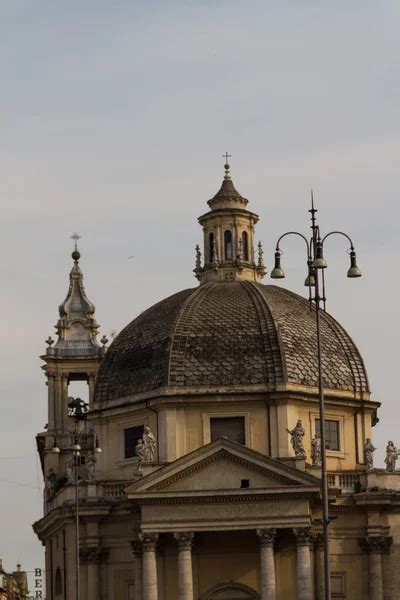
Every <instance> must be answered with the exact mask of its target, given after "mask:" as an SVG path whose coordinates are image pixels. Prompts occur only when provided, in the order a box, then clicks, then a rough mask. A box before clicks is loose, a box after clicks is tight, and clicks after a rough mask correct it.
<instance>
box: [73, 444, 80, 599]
mask: <svg viewBox="0 0 400 600" xmlns="http://www.w3.org/2000/svg"><path fill="white" fill-rule="evenodd" d="M74 462H75V537H76V540H75V541H76V544H75V577H76V600H80V595H81V592H80V579H79V577H80V573H79V566H80V565H79V493H78V491H79V490H78V454H77V453H76V452H74Z"/></svg>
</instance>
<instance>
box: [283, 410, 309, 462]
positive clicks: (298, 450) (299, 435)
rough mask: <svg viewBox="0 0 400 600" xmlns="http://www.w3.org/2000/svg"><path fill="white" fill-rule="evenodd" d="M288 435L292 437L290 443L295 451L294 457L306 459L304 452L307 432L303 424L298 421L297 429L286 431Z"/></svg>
mask: <svg viewBox="0 0 400 600" xmlns="http://www.w3.org/2000/svg"><path fill="white" fill-rule="evenodd" d="M286 431H287V432H288V434H289V435H290V443H291V444H292V448H293V450H294V455H295V456H296V458H302V459H304V460H305V459H306V457H307V454H306V451H305V450H304V444H303V438H304V434H305V430H304V427H303V422H302V421H301V420H298V421H297V423H296V427H294V428H293V429H292V430H290V429H286Z"/></svg>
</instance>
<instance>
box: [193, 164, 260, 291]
mask: <svg viewBox="0 0 400 600" xmlns="http://www.w3.org/2000/svg"><path fill="white" fill-rule="evenodd" d="M228 157H229V155H228V154H226V155H225V158H226V163H225V165H224V169H225V175H224V179H223V181H222V185H221V187H220V189H219V191H218V192H217V193H216V194H215V196H214V197H213V198H211V200H209V201H208V205H209V207H210V209H211V210H210V211H209V212H208V213H205V214H204V215H202V216H201V217H199V223H200V225H202V227H203V233H204V264H203V266H201V264H200V260H199V256H200V255H199V249H197V255H196V268H195V270H194V272H195V274H196V277H197V278H198V279H199V280H200V283H204V282H206V281H246V280H247V281H255V282H260V281H261V279H262V278H263V276H264V275H265V273H266V271H265V267H264V263H263V251H262V247H261V244H259V245H258V250H257V253H258V256H257V259H256V257H255V243H254V228H255V225H256V223H257V222H258V215H256V214H255V213H252V212H250V211H249V210H247V204H248V202H249V201H248V200H247V198H244V197H243V196H242V195H241V194H240V193H239V192H238V191H237V189H236V188H235V186H234V184H233V181H232V178H231V175H230V165H229V163H228V162H227V159H228Z"/></svg>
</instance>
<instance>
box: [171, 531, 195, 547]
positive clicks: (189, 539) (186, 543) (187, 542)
mask: <svg viewBox="0 0 400 600" xmlns="http://www.w3.org/2000/svg"><path fill="white" fill-rule="evenodd" d="M174 538H175V539H176V541H177V542H178V548H179V549H180V550H191V549H192V545H193V538H194V534H193V532H192V531H179V532H178V533H174Z"/></svg>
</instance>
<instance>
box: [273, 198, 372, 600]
mask: <svg viewBox="0 0 400 600" xmlns="http://www.w3.org/2000/svg"><path fill="white" fill-rule="evenodd" d="M309 212H310V213H311V231H312V235H311V238H310V239H309V240H308V239H307V237H306V236H305V235H303V234H302V233H299V232H297V231H287V232H286V233H284V234H283V235H281V237H280V238H279V239H278V242H277V244H276V251H275V266H274V268H273V270H272V272H271V277H272V278H273V279H282V278H284V277H285V272H284V270H283V269H282V266H281V255H282V250H281V247H280V242H281V240H282V239H283V238H284V237H286V236H289V235H296V236H299V237H301V238H302V239H303V240H304V241H305V243H306V247H307V278H306V280H305V285H306V286H307V287H308V289H309V301H310V308H311V309H312V310H314V311H315V318H316V329H317V359H318V401H319V402H318V403H319V422H320V438H321V496H322V528H323V546H324V598H325V600H330V599H331V589H330V588H331V581H330V565H329V503H328V502H329V497H328V477H327V470H326V445H325V401H324V380H323V362H322V340H321V303H322V304H323V309H324V310H325V306H326V297H325V277H324V270H325V269H326V268H327V266H328V265H327V263H326V260H325V258H324V245H325V241H326V240H327V238H328V237H330V236H332V235H340V236H344V237H345V238H346V239H347V240H348V242H349V243H350V250H349V255H350V267H349V269H348V271H347V277H352V278H353V277H361V271H360V269H359V268H358V266H357V258H356V253H355V250H354V245H353V242H352V240H351V238H350V237H349V236H348V235H347V234H346V233H343V232H342V231H331V232H330V233H328V234H327V235H325V236H324V237H323V238H322V239H321V235H320V229H319V225H317V220H316V216H315V215H316V213H317V210H316V209H315V207H314V199H313V194H312V192H311V209H310V210H309ZM313 290H314V291H313Z"/></svg>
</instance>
